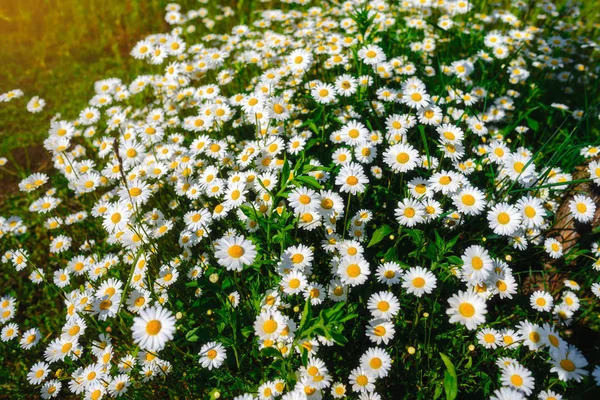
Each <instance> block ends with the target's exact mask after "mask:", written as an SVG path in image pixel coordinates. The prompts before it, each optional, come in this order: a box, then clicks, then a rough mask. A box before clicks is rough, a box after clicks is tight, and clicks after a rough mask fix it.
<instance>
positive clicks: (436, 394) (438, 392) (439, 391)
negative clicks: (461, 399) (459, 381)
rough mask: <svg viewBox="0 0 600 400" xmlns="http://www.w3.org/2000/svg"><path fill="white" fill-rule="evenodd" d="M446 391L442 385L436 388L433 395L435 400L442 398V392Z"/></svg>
mask: <svg viewBox="0 0 600 400" xmlns="http://www.w3.org/2000/svg"><path fill="white" fill-rule="evenodd" d="M443 390H444V387H443V386H442V385H438V386H436V387H435V392H434V393H433V400H437V399H439V398H440V396H441V395H442V391H443Z"/></svg>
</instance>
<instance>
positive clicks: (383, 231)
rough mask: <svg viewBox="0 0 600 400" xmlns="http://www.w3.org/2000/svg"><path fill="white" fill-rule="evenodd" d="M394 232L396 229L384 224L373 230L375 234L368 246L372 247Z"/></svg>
mask: <svg viewBox="0 0 600 400" xmlns="http://www.w3.org/2000/svg"><path fill="white" fill-rule="evenodd" d="M392 232H394V229H393V228H391V227H389V226H388V225H382V226H380V227H379V228H377V230H376V231H375V232H373V236H371V241H370V242H369V244H368V245H367V247H371V246H374V245H376V244H377V243H379V242H381V241H382V240H383V238H384V237H386V236H387V235H389V234H390V233H392Z"/></svg>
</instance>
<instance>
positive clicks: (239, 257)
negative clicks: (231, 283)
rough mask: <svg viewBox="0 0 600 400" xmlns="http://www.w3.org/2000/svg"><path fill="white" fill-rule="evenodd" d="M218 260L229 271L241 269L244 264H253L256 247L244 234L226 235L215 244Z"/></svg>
mask: <svg viewBox="0 0 600 400" xmlns="http://www.w3.org/2000/svg"><path fill="white" fill-rule="evenodd" d="M215 258H216V259H217V262H218V263H219V264H220V265H222V266H223V267H225V268H226V269H227V270H229V271H241V270H242V268H243V266H244V265H252V263H254V259H255V258H256V247H255V246H254V244H253V243H252V242H251V241H249V240H247V239H246V238H245V237H244V236H240V235H234V236H229V237H227V236H225V237H222V238H221V239H219V240H217V242H216V244H215Z"/></svg>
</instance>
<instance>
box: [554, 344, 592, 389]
mask: <svg viewBox="0 0 600 400" xmlns="http://www.w3.org/2000/svg"><path fill="white" fill-rule="evenodd" d="M550 355H551V356H552V359H551V360H550V364H552V368H551V369H550V372H556V373H557V374H558V379H560V380H561V381H569V380H571V379H573V380H575V381H577V382H580V381H581V380H582V379H583V377H584V376H587V375H588V374H589V373H588V371H586V370H585V369H584V368H585V367H587V365H588V362H587V360H586V359H585V357H584V356H583V354H581V351H579V349H577V348H576V347H575V346H573V345H567V346H566V347H565V348H564V349H562V350H558V351H555V352H554V353H550Z"/></svg>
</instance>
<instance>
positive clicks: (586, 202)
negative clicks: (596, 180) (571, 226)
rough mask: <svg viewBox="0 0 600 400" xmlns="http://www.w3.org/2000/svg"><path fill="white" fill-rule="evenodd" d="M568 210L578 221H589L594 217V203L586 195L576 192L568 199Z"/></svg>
mask: <svg viewBox="0 0 600 400" xmlns="http://www.w3.org/2000/svg"><path fill="white" fill-rule="evenodd" d="M569 210H571V214H572V215H573V218H575V219H576V220H577V221H579V222H583V223H586V222H590V221H591V220H592V219H593V218H594V213H595V211H596V204H594V202H593V201H592V199H591V198H590V197H588V196H585V195H581V194H578V195H576V196H574V197H573V199H571V201H569Z"/></svg>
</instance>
